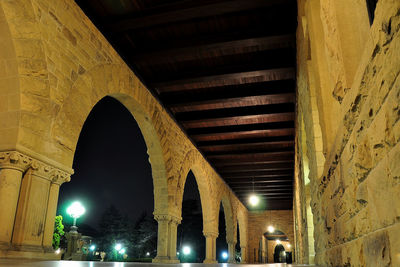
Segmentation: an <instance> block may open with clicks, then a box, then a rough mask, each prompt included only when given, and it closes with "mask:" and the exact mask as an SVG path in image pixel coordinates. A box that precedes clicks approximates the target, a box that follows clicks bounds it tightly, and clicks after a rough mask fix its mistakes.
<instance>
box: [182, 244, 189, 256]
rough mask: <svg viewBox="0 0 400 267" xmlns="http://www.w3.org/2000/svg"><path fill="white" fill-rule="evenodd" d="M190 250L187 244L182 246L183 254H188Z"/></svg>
mask: <svg viewBox="0 0 400 267" xmlns="http://www.w3.org/2000/svg"><path fill="white" fill-rule="evenodd" d="M190 251H191V249H190V247H189V246H184V247H183V254H185V255H189V254H190Z"/></svg>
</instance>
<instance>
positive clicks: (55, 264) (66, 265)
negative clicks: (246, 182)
mask: <svg viewBox="0 0 400 267" xmlns="http://www.w3.org/2000/svg"><path fill="white" fill-rule="evenodd" d="M17 266H18V267H167V266H170V267H201V266H203V267H204V266H205V267H239V266H240V267H248V266H251V267H257V266H260V267H261V266H268V267H283V266H287V267H289V266H291V267H298V266H310V265H297V264H282V263H278V264H228V263H219V264H201V263H181V264H156V263H139V262H92V261H21V260H0V267H17Z"/></svg>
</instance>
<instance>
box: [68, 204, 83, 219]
mask: <svg viewBox="0 0 400 267" xmlns="http://www.w3.org/2000/svg"><path fill="white" fill-rule="evenodd" d="M85 211H86V210H85V207H83V206H82V204H81V203H80V202H79V201H75V202H74V203H72V204H71V206H69V207H68V208H67V213H68V215H69V216H71V217H72V218H74V219H77V218H79V217H81V216H82V215H83V214H84V213H85Z"/></svg>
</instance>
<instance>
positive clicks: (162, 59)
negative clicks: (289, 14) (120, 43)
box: [131, 34, 295, 65]
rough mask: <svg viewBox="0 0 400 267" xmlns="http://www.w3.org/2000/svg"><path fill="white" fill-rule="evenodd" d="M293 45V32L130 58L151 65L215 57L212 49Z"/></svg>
mask: <svg viewBox="0 0 400 267" xmlns="http://www.w3.org/2000/svg"><path fill="white" fill-rule="evenodd" d="M294 45H295V36H294V35H293V34H286V35H278V36H267V37H258V38H246V39H242V40H235V41H224V42H217V43H213V44H204V45H197V46H190V47H182V48H172V49H166V50H160V51H154V52H147V53H146V52H145V53H143V52H142V53H137V54H134V55H132V56H131V60H132V61H134V62H135V63H136V64H139V65H152V64H154V63H156V64H162V63H167V62H169V61H170V60H173V61H174V62H179V61H190V60H196V59H198V58H199V57H200V56H201V57H202V58H211V57H215V56H216V55H215V53H210V52H213V51H214V50H218V56H228V55H235V54H243V50H242V49H246V51H249V48H253V50H255V51H264V50H272V49H279V48H288V47H293V46H294Z"/></svg>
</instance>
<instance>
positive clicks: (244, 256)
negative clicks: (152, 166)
mask: <svg viewBox="0 0 400 267" xmlns="http://www.w3.org/2000/svg"><path fill="white" fill-rule="evenodd" d="M240 253H241V255H242V260H241V262H240V263H247V247H246V246H240Z"/></svg>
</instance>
